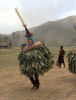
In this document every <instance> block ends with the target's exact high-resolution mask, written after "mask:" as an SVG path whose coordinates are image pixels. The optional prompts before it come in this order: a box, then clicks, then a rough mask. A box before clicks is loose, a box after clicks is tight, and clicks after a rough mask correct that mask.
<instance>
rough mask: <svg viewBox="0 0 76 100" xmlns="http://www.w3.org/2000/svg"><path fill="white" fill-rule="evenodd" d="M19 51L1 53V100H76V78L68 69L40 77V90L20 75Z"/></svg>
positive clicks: (54, 71)
mask: <svg viewBox="0 0 76 100" xmlns="http://www.w3.org/2000/svg"><path fill="white" fill-rule="evenodd" d="M17 56H18V50H17V49H16V50H15V49H14V50H12V51H11V50H6V52H5V50H4V51H3V50H2V51H0V100H76V76H75V75H73V74H71V73H70V72H69V71H68V65H67V61H66V68H63V67H62V68H58V67H56V66H55V65H54V68H53V69H52V70H50V71H49V72H48V73H45V75H44V76H40V84H41V85H40V89H39V90H32V89H31V87H32V84H31V82H30V81H29V79H28V78H27V77H25V76H21V75H20V71H19V68H18V67H17V65H18V62H17Z"/></svg>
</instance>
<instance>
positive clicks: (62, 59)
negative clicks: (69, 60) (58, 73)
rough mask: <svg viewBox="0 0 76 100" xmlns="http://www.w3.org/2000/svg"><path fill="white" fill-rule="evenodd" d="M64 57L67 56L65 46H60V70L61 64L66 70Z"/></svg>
mask: <svg viewBox="0 0 76 100" xmlns="http://www.w3.org/2000/svg"><path fill="white" fill-rule="evenodd" d="M64 55H65V50H64V49H63V46H60V51H59V57H58V62H59V65H60V68H61V64H63V65H64V68H65V62H64Z"/></svg>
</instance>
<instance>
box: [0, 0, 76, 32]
mask: <svg viewBox="0 0 76 100" xmlns="http://www.w3.org/2000/svg"><path fill="white" fill-rule="evenodd" d="M16 7H18V9H19V11H20V13H21V15H22V17H23V18H24V21H25V23H26V24H27V27H29V28H30V27H33V26H38V25H40V24H42V23H44V22H47V21H52V20H57V19H61V18H64V17H67V16H71V15H76V0H0V33H6V34H10V33H11V32H13V31H17V30H23V29H24V28H23V26H22V24H21V22H20V20H19V18H18V17H17V15H16V13H15V10H14V9H15V8H16Z"/></svg>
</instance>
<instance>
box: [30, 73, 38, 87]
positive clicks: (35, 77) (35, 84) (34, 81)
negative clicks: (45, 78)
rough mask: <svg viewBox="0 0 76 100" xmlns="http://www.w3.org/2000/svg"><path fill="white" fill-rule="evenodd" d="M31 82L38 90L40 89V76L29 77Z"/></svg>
mask: <svg viewBox="0 0 76 100" xmlns="http://www.w3.org/2000/svg"><path fill="white" fill-rule="evenodd" d="M29 79H30V81H31V82H32V84H33V86H34V87H36V88H39V85H40V83H39V76H38V74H35V76H34V77H29Z"/></svg>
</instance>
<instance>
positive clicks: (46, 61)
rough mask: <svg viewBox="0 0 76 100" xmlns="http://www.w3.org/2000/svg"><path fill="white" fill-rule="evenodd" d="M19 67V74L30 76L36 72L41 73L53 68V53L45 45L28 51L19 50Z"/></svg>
mask: <svg viewBox="0 0 76 100" xmlns="http://www.w3.org/2000/svg"><path fill="white" fill-rule="evenodd" d="M18 60H19V65H20V66H19V68H20V70H21V74H24V75H27V76H28V77H31V76H33V75H35V73H37V74H38V75H43V74H44V73H45V72H48V71H49V70H50V69H51V68H53V64H54V61H53V54H52V53H51V52H50V50H49V49H48V48H47V47H46V46H43V47H38V48H34V49H31V50H29V51H25V52H23V51H21V52H20V54H19V56H18Z"/></svg>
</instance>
